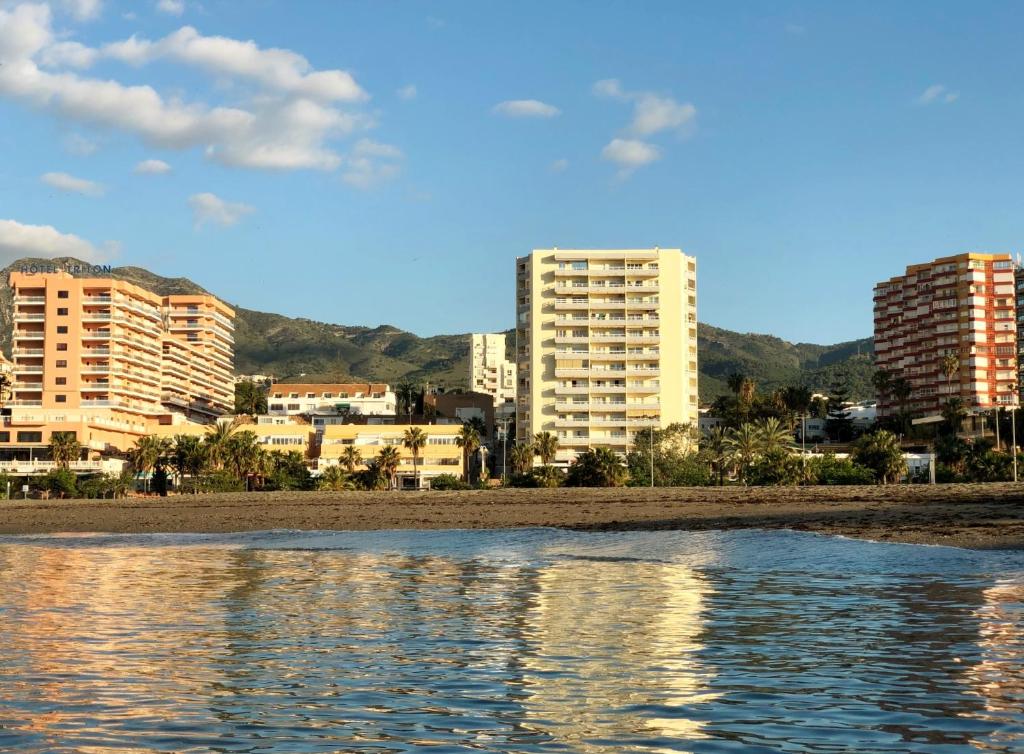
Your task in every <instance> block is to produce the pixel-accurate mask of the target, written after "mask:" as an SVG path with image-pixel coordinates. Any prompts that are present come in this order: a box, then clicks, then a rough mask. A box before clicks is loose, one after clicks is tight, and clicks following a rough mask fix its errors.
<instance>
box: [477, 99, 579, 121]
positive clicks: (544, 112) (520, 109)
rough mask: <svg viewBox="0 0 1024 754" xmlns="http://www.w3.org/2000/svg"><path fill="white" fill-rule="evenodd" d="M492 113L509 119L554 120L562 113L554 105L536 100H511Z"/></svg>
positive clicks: (493, 109)
mask: <svg viewBox="0 0 1024 754" xmlns="http://www.w3.org/2000/svg"><path fill="white" fill-rule="evenodd" d="M491 112H493V113H494V114H495V115H506V116H508V117H509V118H553V117H555V116H556V115H559V114H560V113H561V112H562V111H561V110H559V109H558V108H557V107H555V106H554V105H549V104H547V103H546V102H541V101H540V100H535V99H510V100H505V101H504V102H499V103H498V104H497V105H495V106H494V107H493V108H491Z"/></svg>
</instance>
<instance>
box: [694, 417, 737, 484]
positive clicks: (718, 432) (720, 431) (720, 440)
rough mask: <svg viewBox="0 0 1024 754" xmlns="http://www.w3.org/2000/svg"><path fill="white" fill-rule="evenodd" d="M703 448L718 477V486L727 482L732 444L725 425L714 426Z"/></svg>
mask: <svg viewBox="0 0 1024 754" xmlns="http://www.w3.org/2000/svg"><path fill="white" fill-rule="evenodd" d="M701 450H702V451H704V453H705V454H706V456H707V459H708V462H709V463H710V464H711V468H712V470H713V471H714V472H715V473H716V475H717V477H718V486H719V487H721V486H722V485H723V484H725V471H726V468H727V467H728V465H729V462H730V461H731V460H732V446H731V443H730V439H729V432H728V430H726V428H725V427H721V426H718V427H712V428H711V431H710V432H708V433H707V435H705V437H704V439H703V441H702V442H701Z"/></svg>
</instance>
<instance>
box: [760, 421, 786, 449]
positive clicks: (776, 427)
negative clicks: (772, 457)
mask: <svg viewBox="0 0 1024 754" xmlns="http://www.w3.org/2000/svg"><path fill="white" fill-rule="evenodd" d="M757 432H758V437H759V439H760V441H761V452H762V453H764V454H765V455H767V454H769V453H775V452H783V453H785V452H788V451H789V449H790V447H792V445H793V433H792V432H791V431H790V430H788V429H786V428H785V427H784V426H782V422H780V421H779V420H778V419H776V418H775V417H774V416H771V417H768V418H767V419H765V420H764V421H762V422H761V423H760V424H759V425H758V427H757Z"/></svg>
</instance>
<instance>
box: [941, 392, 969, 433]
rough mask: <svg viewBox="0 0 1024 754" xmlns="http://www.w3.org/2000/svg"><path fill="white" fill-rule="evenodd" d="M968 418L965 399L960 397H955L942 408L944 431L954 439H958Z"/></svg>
mask: <svg viewBox="0 0 1024 754" xmlns="http://www.w3.org/2000/svg"><path fill="white" fill-rule="evenodd" d="M966 418H967V409H965V408H964V401H963V398H960V397H959V396H953V397H952V398H950V399H949V400H948V401H946V405H945V406H943V407H942V420H943V424H944V427H943V429H944V430H946V432H947V433H948V434H950V435H952V436H953V437H956V434H957V432H959V431H960V427H961V426H962V425H963V423H964V419H966Z"/></svg>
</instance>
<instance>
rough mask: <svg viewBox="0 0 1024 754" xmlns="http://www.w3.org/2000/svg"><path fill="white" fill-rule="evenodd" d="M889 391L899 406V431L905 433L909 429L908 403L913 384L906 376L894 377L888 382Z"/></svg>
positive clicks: (912, 392) (912, 391)
mask: <svg viewBox="0 0 1024 754" xmlns="http://www.w3.org/2000/svg"><path fill="white" fill-rule="evenodd" d="M889 391H890V392H891V393H892V397H893V400H895V401H896V405H897V406H899V416H898V424H899V428H900V432H901V433H903V434H907V433H908V432H909V431H910V410H909V408H908V405H907V404H908V403H909V401H910V398H911V396H913V394H914V386H913V384H911V382H910V380H908V379H907V378H906V377H895V378H893V380H892V382H891V383H890V387H889Z"/></svg>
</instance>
